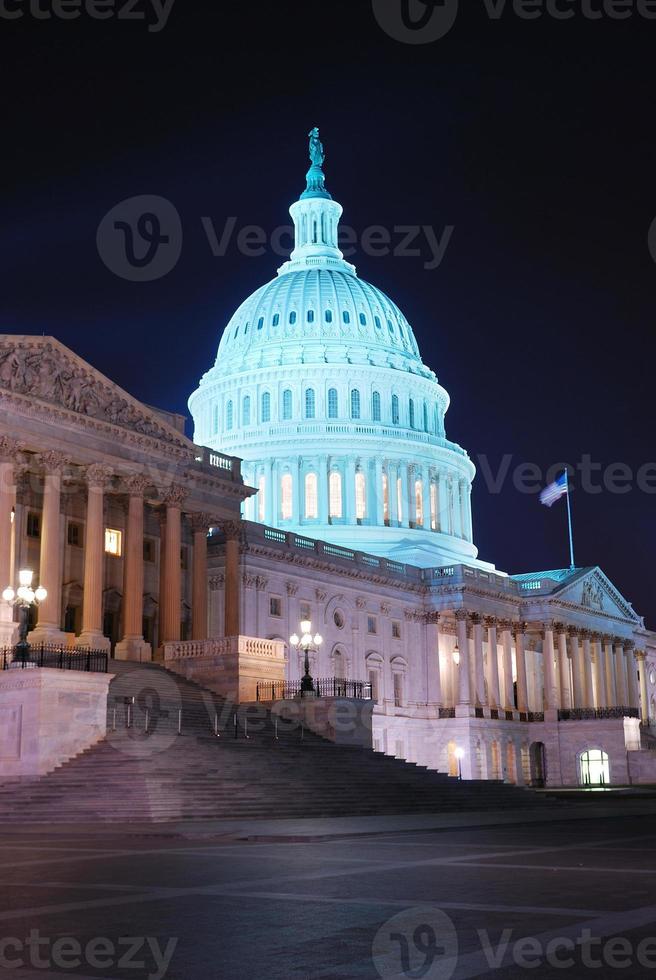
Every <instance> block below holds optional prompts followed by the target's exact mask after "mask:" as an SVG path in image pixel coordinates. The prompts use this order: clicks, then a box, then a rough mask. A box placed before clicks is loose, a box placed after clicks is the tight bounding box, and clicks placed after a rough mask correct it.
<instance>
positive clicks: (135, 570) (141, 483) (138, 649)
mask: <svg viewBox="0 0 656 980" xmlns="http://www.w3.org/2000/svg"><path fill="white" fill-rule="evenodd" d="M148 486H149V481H148V479H147V478H146V477H144V476H142V475H141V474H139V473H135V474H134V476H129V477H128V478H127V479H126V480H125V488H126V490H127V492H128V525H127V529H126V543H125V549H124V558H123V637H122V639H121V642H120V643H117V644H116V650H115V656H116V658H117V659H118V660H151V659H152V650H151V646H150V643H146V641H145V640H144V638H143V593H144V564H143V540H144V493H145V491H146V488H147V487H148Z"/></svg>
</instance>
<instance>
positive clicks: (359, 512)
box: [355, 470, 367, 521]
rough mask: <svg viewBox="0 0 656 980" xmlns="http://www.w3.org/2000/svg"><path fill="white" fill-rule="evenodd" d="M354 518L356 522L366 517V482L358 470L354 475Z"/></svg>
mask: <svg viewBox="0 0 656 980" xmlns="http://www.w3.org/2000/svg"><path fill="white" fill-rule="evenodd" d="M355 516H356V519H357V520H358V521H363V520H364V519H365V517H366V516H367V481H366V479H365V475H364V473H362V472H361V471H360V470H359V471H358V472H357V473H356V474H355Z"/></svg>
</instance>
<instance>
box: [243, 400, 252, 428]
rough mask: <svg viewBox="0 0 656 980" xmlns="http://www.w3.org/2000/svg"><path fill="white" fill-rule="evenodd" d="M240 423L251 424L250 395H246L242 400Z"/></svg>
mask: <svg viewBox="0 0 656 980" xmlns="http://www.w3.org/2000/svg"><path fill="white" fill-rule="evenodd" d="M241 423H242V425H250V424H251V396H250V395H246V397H245V398H244V401H243V406H242V420H241Z"/></svg>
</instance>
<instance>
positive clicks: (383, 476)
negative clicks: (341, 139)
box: [189, 130, 477, 566]
mask: <svg viewBox="0 0 656 980" xmlns="http://www.w3.org/2000/svg"><path fill="white" fill-rule="evenodd" d="M310 137H311V142H310V159H311V161H312V166H311V168H310V171H309V173H308V175H307V188H306V190H305V191H304V193H303V194H302V195H301V198H300V200H298V201H296V202H295V203H294V204H292V206H291V208H290V214H291V216H292V218H293V221H294V227H295V243H296V244H295V248H294V251H293V252H292V254H291V256H290V258H289V261H288V262H285V264H284V265H283V266H282V268H280V269H279V270H278V275H277V277H276V278H275V279H274V280H272V281H271V282H269V283H267V284H266V285H264V286H261V287H260V288H259V289H258V290H256V292H254V293H253V294H252V295H251V296H250V297H249V298H248V299H247V300H245V302H244V303H242V305H241V306H240V307H239V309H238V310H237V312H236V313H235V314H234V316H233V317H232V318H231V319H230V321H229V322H228V325H227V326H226V328H225V330H224V332H223V336H222V338H221V342H220V344H219V350H218V354H217V358H216V362H215V365H214V367H213V368H211V369H210V370H209V371H208V372H207V374H205V375H204V376H203V378H202V379H201V382H200V385H199V387H198V388H197V390H196V391H195V392H194V393H193V394H192V395H191V397H190V399H189V408H190V411H191V414H192V417H193V420H194V425H195V435H194V438H195V441H196V442H197V443H199V444H202V445H205V446H209V447H210V448H213V449H217V450H220V451H221V452H225V453H229V454H231V455H234V456H240V457H241V458H242V459H243V460H244V466H243V472H244V478H245V479H246V481H247V482H248V483H250V484H251V485H252V486H254V487H256V488H257V490H258V493H257V495H256V496H255V497H253V498H252V499H251V500H249V501H248V502H247V503H246V505H245V506H246V510H245V517H246V518H248V519H250V520H255V521H260V522H262V523H266V524H267V525H270V526H273V527H277V528H280V529H282V530H289V531H292V532H295V533H297V534H298V533H303V534H305V535H307V536H311V537H314V538H319V539H322V540H325V541H328V542H332V543H333V544H335V545H340V546H343V547H346V548H349V549H351V550H358V551H364V552H373V553H375V554H378V555H383V556H385V557H387V558H396V559H398V560H400V561H408V562H413V563H415V564H420V565H425V566H430V565H438V564H447V563H449V562H455V561H469V562H471V561H472V560H473V559H475V557H476V554H477V551H476V548H475V547H474V545H473V540H472V525H471V505H470V496H471V483H472V480H473V478H474V473H475V470H474V466H473V464H472V462H471V460H470V459H469V457H468V455H467V453H466V452H465V451H464V450H463V449H461V448H460V447H459V446H457V445H455V444H454V443H452V442H449V441H448V440H447V438H446V435H445V429H444V417H445V414H446V412H447V409H448V407H449V396H448V394H447V392H446V391H445V390H444V388H442V387H441V386H440V385H439V383H438V381H437V378H436V376H435V374H434V372H433V371H431V370H430V368H428V367H426V366H425V365H424V364H423V363H422V360H421V356H420V354H419V349H418V347H417V342H416V340H415V337H414V334H413V332H412V328H411V326H410V324H409V323H408V321H407V320H406V318H405V316H404V315H403V313H402V312H401V310H400V309H399V308H398V306H397V305H396V304H395V303H394V302H393V301H392V300H391V299H389V297H388V296H386V295H385V293H383V292H382V290H380V289H378V288H377V287H375V286H372V285H370V284H369V283H367V282H365V281H364V280H362V279H360V278H359V277H358V275H357V273H356V270H355V267H354V266H352V265H350V264H349V263H348V262H346V261H345V260H344V256H343V255H342V252H341V251H340V250H339V248H338V245H337V242H338V226H339V220H340V218H341V215H342V207H341V205H340V204H338V203H337V202H336V201H334V200H333V199H332V198H331V196H330V194H329V193H328V191H327V190H326V188H325V178H324V174H323V170H322V164H323V159H324V155H323V146H322V145H321V143H320V141H319V138H318V131H317V130H313V131H312V133H311V134H310Z"/></svg>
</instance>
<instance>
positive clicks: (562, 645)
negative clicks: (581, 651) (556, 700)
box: [556, 623, 573, 708]
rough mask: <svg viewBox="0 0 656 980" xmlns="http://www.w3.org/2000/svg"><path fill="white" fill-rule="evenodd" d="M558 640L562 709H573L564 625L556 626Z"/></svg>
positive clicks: (559, 684)
mask: <svg viewBox="0 0 656 980" xmlns="http://www.w3.org/2000/svg"><path fill="white" fill-rule="evenodd" d="M556 636H557V638H558V686H559V690H560V707H561V708H571V707H572V705H573V701H572V687H571V682H570V675H569V658H568V656H567V629H566V627H565V626H563V624H562V623H558V624H557V626H556Z"/></svg>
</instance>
